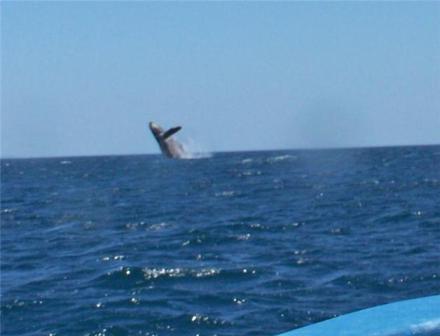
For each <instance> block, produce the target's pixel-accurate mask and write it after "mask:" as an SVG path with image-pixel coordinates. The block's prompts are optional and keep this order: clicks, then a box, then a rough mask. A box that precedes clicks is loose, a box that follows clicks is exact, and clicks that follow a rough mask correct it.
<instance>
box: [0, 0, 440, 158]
mask: <svg viewBox="0 0 440 336" xmlns="http://www.w3.org/2000/svg"><path fill="white" fill-rule="evenodd" d="M0 6H1V33H2V41H1V55H2V60H1V61H2V78H1V85H2V92H1V93H2V95H1V155H2V157H40V156H44V157H45V156H71V155H104V154H132V153H158V152H159V149H158V146H157V144H156V142H155V140H154V138H153V137H152V136H151V134H150V133H149V131H148V129H147V122H148V121H150V120H154V121H156V122H158V123H159V124H161V125H162V126H164V127H165V128H167V127H171V126H175V125H182V126H183V129H182V131H181V132H179V133H178V134H177V136H178V137H179V139H181V140H183V141H185V142H190V143H192V145H193V146H194V147H195V149H196V150H204V151H223V150H259V149H263V150H264V149H277V148H321V147H355V146H381V145H408V144H440V2H382V3H381V2H325V3H324V2H179V3H175V2H165V3H160V2H82V1H81V2H2V3H1V4H0Z"/></svg>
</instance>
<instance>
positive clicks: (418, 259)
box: [1, 146, 440, 336]
mask: <svg viewBox="0 0 440 336" xmlns="http://www.w3.org/2000/svg"><path fill="white" fill-rule="evenodd" d="M195 152H197V151H195ZM1 174H2V176H1V177H2V189H1V200H2V203H1V233H2V234H1V270H2V271H1V283H2V286H1V296H2V307H1V319H2V320H1V334H2V335H5V336H12V335H32V336H33V335H49V334H56V335H150V336H151V335H230V336H236V335H249V336H250V335H275V334H277V333H280V332H283V331H287V330H289V329H292V328H296V327H300V326H304V325H307V324H310V323H313V322H317V321H321V320H324V319H327V318H331V317H334V316H336V315H340V314H344V313H348V312H351V311H354V310H359V309H362V308H366V307H371V306H374V305H378V304H384V303H389V302H394V301H398V300H403V299H410V298H416V297H421V296H427V295H434V294H438V293H439V292H440V272H439V267H438V260H439V251H438V242H439V241H440V208H439V206H438V205H439V203H440V198H439V195H440V147H439V146H428V147H397V148H360V149H349V150H312V151H261V152H237V153H216V154H215V155H213V156H211V157H208V158H205V159H203V160H168V159H166V158H164V157H163V156H161V155H145V156H107V157H70V158H53V159H27V160H2V161H1ZM431 327H432V325H428V324H427V325H421V326H414V328H415V329H414V330H416V331H418V330H427V331H429V332H431V331H432V329H429V328H431ZM417 328H418V329H417Z"/></svg>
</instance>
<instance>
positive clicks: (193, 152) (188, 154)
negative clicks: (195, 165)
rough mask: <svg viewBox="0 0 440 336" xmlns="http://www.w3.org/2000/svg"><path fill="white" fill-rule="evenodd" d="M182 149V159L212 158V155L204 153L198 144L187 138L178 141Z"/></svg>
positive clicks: (203, 149) (207, 152)
mask: <svg viewBox="0 0 440 336" xmlns="http://www.w3.org/2000/svg"><path fill="white" fill-rule="evenodd" d="M180 142H181V144H182V146H183V149H184V150H185V155H184V156H183V157H182V159H205V158H210V157H212V153H211V152H209V151H206V150H205V148H203V147H202V146H201V145H200V143H197V142H196V141H194V139H192V138H187V139H184V140H181V141H180Z"/></svg>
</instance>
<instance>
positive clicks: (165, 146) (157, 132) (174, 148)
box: [148, 121, 186, 159]
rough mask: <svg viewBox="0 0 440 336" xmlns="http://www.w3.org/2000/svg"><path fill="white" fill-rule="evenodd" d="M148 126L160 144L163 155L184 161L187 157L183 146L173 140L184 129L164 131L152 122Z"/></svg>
mask: <svg viewBox="0 0 440 336" xmlns="http://www.w3.org/2000/svg"><path fill="white" fill-rule="evenodd" d="M148 125H149V127H150V131H151V133H153V135H154V137H155V138H156V141H157V143H158V144H159V147H160V150H161V152H162V154H164V155H165V156H166V157H169V158H172V159H182V158H184V157H185V155H186V152H185V150H184V149H183V146H182V145H181V144H180V143H179V142H177V141H176V140H175V139H173V138H172V135H173V134H175V133H177V132H179V131H180V130H181V129H182V127H180V126H177V127H172V128H170V129H169V130H167V131H164V130H163V128H162V127H160V126H159V125H158V124H156V123H154V122H152V121H151V122H150V123H149V124H148Z"/></svg>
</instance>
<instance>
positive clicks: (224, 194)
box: [215, 190, 237, 197]
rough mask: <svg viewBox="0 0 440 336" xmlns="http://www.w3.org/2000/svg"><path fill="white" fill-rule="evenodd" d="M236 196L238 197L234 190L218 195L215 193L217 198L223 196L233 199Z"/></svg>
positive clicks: (218, 193)
mask: <svg viewBox="0 0 440 336" xmlns="http://www.w3.org/2000/svg"><path fill="white" fill-rule="evenodd" d="M234 195H237V192H235V191H234V190H225V191H222V192H217V193H215V196H216V197H220V196H223V197H232V196H234Z"/></svg>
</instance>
